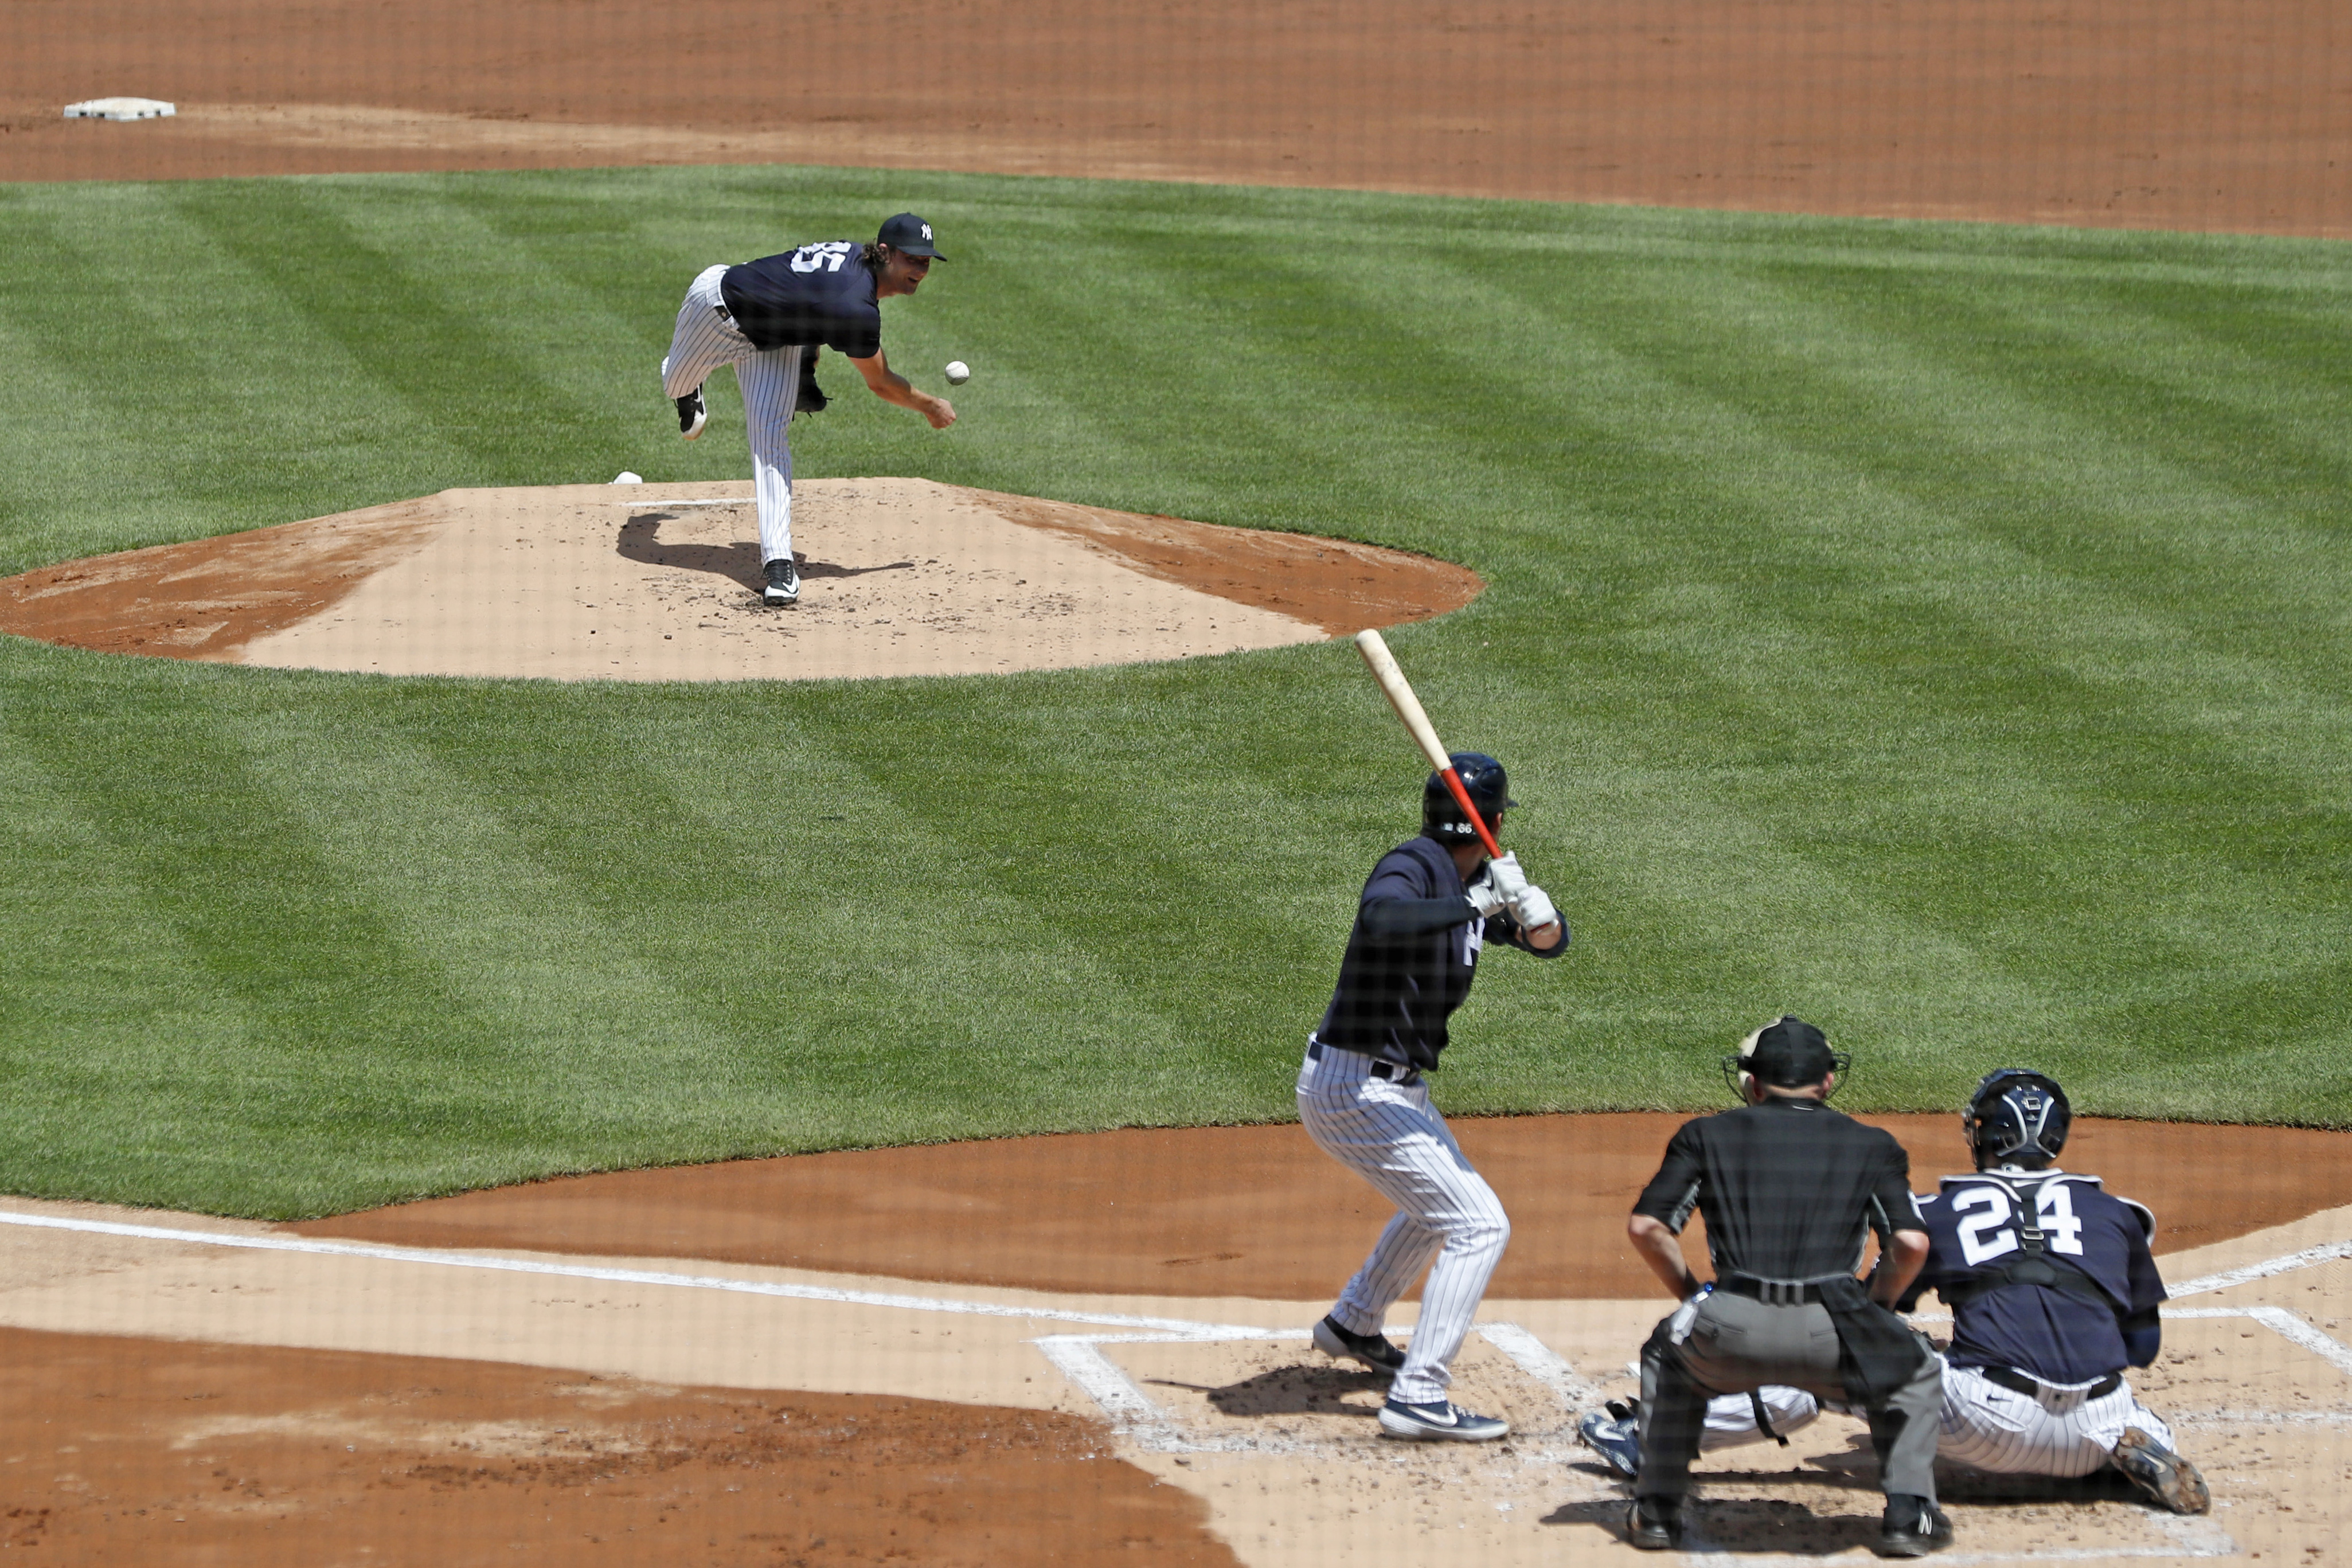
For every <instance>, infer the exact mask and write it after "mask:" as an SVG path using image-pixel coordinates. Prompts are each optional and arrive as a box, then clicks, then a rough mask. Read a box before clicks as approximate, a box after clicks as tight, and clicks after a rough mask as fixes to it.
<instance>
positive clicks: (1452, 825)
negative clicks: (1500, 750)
mask: <svg viewBox="0 0 2352 1568" xmlns="http://www.w3.org/2000/svg"><path fill="white" fill-rule="evenodd" d="M1445 759H1446V760H1447V761H1448V762H1451V763H1453V764H1454V772H1455V773H1456V774H1457V775H1459V776H1460V778H1461V779H1462V789H1463V793H1465V794H1466V795H1468V796H1469V797H1470V803H1471V804H1472V805H1474V806H1475V807H1477V808H1478V815H1479V816H1481V817H1483V818H1485V819H1486V831H1488V832H1490V833H1491V832H1494V831H1496V830H1497V829H1498V827H1499V825H1500V824H1501V822H1502V821H1503V811H1504V809H1505V808H1507V807H1510V806H1516V805H1517V804H1518V802H1517V800H1512V799H1511V787H1510V781H1509V780H1508V779H1506V778H1504V777H1503V765H1502V764H1501V763H1499V762H1497V761H1496V760H1495V759H1494V758H1491V757H1489V756H1487V755H1486V753H1485V752H1483V751H1456V752H1452V753H1449V754H1448V755H1447V757H1446V758H1445ZM1421 831H1422V832H1423V835H1424V836H1425V837H1428V838H1433V839H1435V840H1436V841H1438V842H1439V843H1441V844H1467V843H1475V842H1476V841H1477V839H1478V830H1477V829H1475V828H1474V827H1472V826H1471V825H1470V819H1468V818H1467V817H1465V816H1464V815H1463V814H1462V803H1461V802H1460V801H1459V800H1455V799H1454V791H1453V790H1451V789H1447V788H1446V787H1445V775H1444V774H1442V773H1433V774H1431V775H1430V776H1429V782H1428V783H1426V784H1424V785H1423V786H1422V788H1421Z"/></svg>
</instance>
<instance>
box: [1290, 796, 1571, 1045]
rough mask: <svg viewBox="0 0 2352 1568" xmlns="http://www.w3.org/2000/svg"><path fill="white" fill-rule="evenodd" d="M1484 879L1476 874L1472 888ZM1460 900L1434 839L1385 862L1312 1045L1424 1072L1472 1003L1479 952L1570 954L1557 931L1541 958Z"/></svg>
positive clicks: (1462, 891)
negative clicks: (1495, 948)
mask: <svg viewBox="0 0 2352 1568" xmlns="http://www.w3.org/2000/svg"><path fill="white" fill-rule="evenodd" d="M1487 874H1488V873H1486V871H1485V870H1484V869H1483V868H1482V869H1481V870H1480V871H1479V873H1478V874H1477V876H1475V877H1473V878H1472V879H1471V880H1472V881H1473V882H1475V881H1479V880H1482V879H1484V878H1485V877H1486V876H1487ZM1467 893H1468V889H1467V888H1466V886H1465V884H1464V883H1463V881H1462V873H1461V872H1460V871H1458V870H1456V869H1455V868H1454V856H1453V854H1452V853H1451V852H1449V851H1448V850H1447V849H1446V848H1445V846H1444V844H1441V843H1439V842H1438V841H1436V840H1434V839H1432V838H1425V837H1424V838H1418V839H1414V840H1412V841H1410V842H1408V843H1402V844H1399V845H1398V846H1397V847H1396V848H1394V849H1392V850H1391V851H1390V852H1388V853H1387V854H1384V855H1382V856H1381V860H1380V863H1379V864H1378V865H1375V866H1374V867H1372V874H1371V876H1370V879H1369V880H1367V881H1366V882H1365V883H1364V891H1363V895H1362V896H1361V897H1360V899H1358V900H1357V904H1356V925H1355V928H1354V929H1353V930H1351V931H1349V933H1348V951H1347V955H1346V956H1344V957H1342V958H1341V959H1340V960H1339V985H1338V986H1336V987H1335V988H1333V989H1332V992H1331V1005H1330V1007H1329V1008H1328V1009H1326V1010H1325V1012H1324V1014H1323V1021H1322V1023H1321V1024H1320V1025H1318V1027H1317V1029H1316V1030H1315V1038H1316V1039H1318V1040H1321V1041H1322V1042H1323V1043H1324V1044H1325V1045H1329V1046H1336V1047H1338V1048H1339V1050H1341V1051H1361V1052H1362V1053H1363V1054H1365V1055H1366V1056H1371V1057H1377V1058H1379V1059H1380V1060H1381V1061H1391V1062H1394V1063H1396V1064H1397V1065H1398V1066H1400V1067H1417V1068H1420V1069H1422V1070H1423V1071H1427V1070H1429V1069H1431V1068H1433V1067H1435V1066H1436V1065H1437V1053H1438V1052H1439V1051H1444V1049H1445V1039H1446V1034H1445V1020H1446V1019H1448V1018H1450V1017H1452V1016H1453V1012H1454V1009H1455V1008H1458V1007H1460V1006H1461V1005H1462V1003H1463V1000H1464V998H1466V997H1468V996H1469V995H1470V979H1471V976H1472V975H1473V974H1474V973H1475V969H1476V967H1477V963H1478V953H1479V950H1480V949H1481V948H1482V947H1484V946H1486V944H1487V943H1489V942H1501V943H1506V944H1508V945H1509V946H1514V947H1517V948H1520V949H1522V950H1523V951H1526V952H1529V953H1533V954H1535V956H1537V957H1538V958H1557V957H1559V956H1560V955H1561V954H1562V953H1564V952H1566V951H1568V938H1567V933H1566V932H1564V931H1563V932H1562V933H1561V936H1560V942H1559V946H1556V947H1552V948H1549V949H1539V948H1535V947H1530V946H1528V936H1527V933H1526V932H1524V931H1522V930H1520V929H1519V923H1518V922H1517V921H1516V920H1514V919H1512V918H1511V917H1510V916H1509V915H1505V914H1496V915H1489V916H1487V917H1486V919H1485V920H1480V919H1479V918H1478V917H1477V916H1476V915H1475V913H1473V911H1472V910H1471V907H1470V904H1469V899H1468V897H1467Z"/></svg>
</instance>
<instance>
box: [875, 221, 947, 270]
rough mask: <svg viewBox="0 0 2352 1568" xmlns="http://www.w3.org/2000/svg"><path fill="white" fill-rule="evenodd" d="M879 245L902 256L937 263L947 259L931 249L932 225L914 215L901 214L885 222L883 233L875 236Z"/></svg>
mask: <svg viewBox="0 0 2352 1568" xmlns="http://www.w3.org/2000/svg"><path fill="white" fill-rule="evenodd" d="M874 243H875V244H877V245H887V246H889V247H890V248H891V249H892V250H895V251H897V252H898V253H899V254H900V255H902V256H930V257H931V258H932V259H934V260H937V261H945V260H946V259H947V257H945V256H941V255H940V253H939V252H938V251H936V250H934V249H932V248H931V225H929V224H927V223H925V222H924V221H923V220H922V219H920V218H919V217H917V216H916V215H915V214H912V213H900V214H898V216H897V217H895V218H889V219H887V220H885V221H884V223H883V225H882V232H881V233H880V234H878V235H875V236H874Z"/></svg>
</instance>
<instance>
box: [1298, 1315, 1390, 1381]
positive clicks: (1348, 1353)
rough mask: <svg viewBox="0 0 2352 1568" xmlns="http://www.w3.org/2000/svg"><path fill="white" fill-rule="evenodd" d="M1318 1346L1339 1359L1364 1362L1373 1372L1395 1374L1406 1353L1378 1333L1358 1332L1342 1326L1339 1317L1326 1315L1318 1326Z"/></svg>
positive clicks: (1318, 1348)
mask: <svg viewBox="0 0 2352 1568" xmlns="http://www.w3.org/2000/svg"><path fill="white" fill-rule="evenodd" d="M1315 1348H1316V1349H1317V1350H1319V1351H1321V1352H1322V1353H1323V1354H1325V1355H1328V1356H1330V1357H1332V1358H1333V1359H1334V1360H1337V1361H1357V1362H1361V1363H1363V1364H1364V1365H1365V1367H1366V1368H1367V1369H1369V1370H1370V1371H1373V1372H1381V1373H1386V1374H1387V1375H1389V1376H1391V1377H1394V1376H1395V1375H1397V1369H1398V1368H1400V1367H1402V1365H1404V1352H1402V1351H1401V1350H1399V1349H1398V1348H1397V1347H1396V1346H1395V1345H1393V1344H1391V1343H1389V1342H1388V1340H1387V1338H1386V1337H1385V1336H1383V1335H1381V1334H1376V1333H1356V1332H1355V1331H1354V1330H1352V1329H1344V1328H1341V1327H1340V1326H1339V1319H1337V1318H1333V1317H1327V1318H1325V1319H1324V1320H1323V1321H1322V1322H1319V1323H1317V1324H1316V1325H1315Z"/></svg>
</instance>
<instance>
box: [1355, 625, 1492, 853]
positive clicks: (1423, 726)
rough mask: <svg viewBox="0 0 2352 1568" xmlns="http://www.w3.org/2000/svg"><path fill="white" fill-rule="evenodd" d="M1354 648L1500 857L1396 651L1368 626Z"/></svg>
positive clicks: (1483, 839) (1480, 836) (1483, 838)
mask: <svg viewBox="0 0 2352 1568" xmlns="http://www.w3.org/2000/svg"><path fill="white" fill-rule="evenodd" d="M1356 652H1357V653H1361V654H1362V655H1363V656H1364V663H1365V664H1368V665H1370V667H1371V672H1372V679H1374V680H1376V681H1378V682H1380V683H1381V691H1383V692H1385V693H1387V694H1388V699H1389V706H1391V707H1392V708H1394V709H1396V713H1397V717H1399V718H1401V719H1402V720H1404V727H1405V730H1406V732H1407V733H1408V734H1410V735H1411V736H1412V738H1413V741H1414V743H1415V744H1416V745H1418V746H1419V747H1421V754H1422V755H1423V757H1426V758H1429V765H1430V766H1431V767H1432V768H1436V769H1437V776H1438V777H1439V778H1440V779H1444V780H1445V788H1446V789H1447V791H1448V792H1449V793H1451V794H1452V795H1453V797H1454V800H1455V802H1456V803H1457V804H1459V805H1460V806H1461V808H1462V810H1465V812H1467V813H1469V817H1470V825H1471V826H1472V827H1474V828H1475V829H1477V830H1478V841H1479V842H1480V843H1482V844H1485V845H1486V852H1487V853H1488V854H1490V855H1493V856H1494V857H1495V858H1496V859H1497V860H1500V859H1501V858H1502V856H1503V851H1502V846H1500V845H1499V844H1497V843H1496V842H1495V835H1494V834H1493V833H1491V832H1489V831H1487V829H1486V818H1484V817H1482V816H1480V815H1479V814H1478V808H1477V807H1475V806H1474V805H1472V804H1471V803H1470V791H1469V790H1467V789H1464V788H1463V787H1462V775H1460V774H1459V773H1456V772H1455V771H1454V758H1451V757H1449V756H1448V755H1446V751H1445V747H1444V746H1443V745H1441V744H1440V743H1439V741H1438V738H1437V727H1436V726H1434V725H1433V724H1431V723H1430V722H1429V715H1427V714H1425V713H1423V711H1422V708H1421V699H1420V698H1419V697H1417V696H1415V695H1412V684H1411V683H1410V682H1408V681H1407V680H1406V679H1405V678H1404V672H1403V671H1402V670H1400V669H1398V668H1397V662H1396V655H1395V654H1394V653H1390V652H1389V645H1388V643H1386V642H1384V641H1383V640H1382V639H1381V634H1380V633H1379V632H1376V631H1373V630H1372V629H1371V628H1370V627H1369V626H1368V627H1366V628H1365V629H1364V630H1363V631H1361V632H1357V633H1356Z"/></svg>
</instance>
